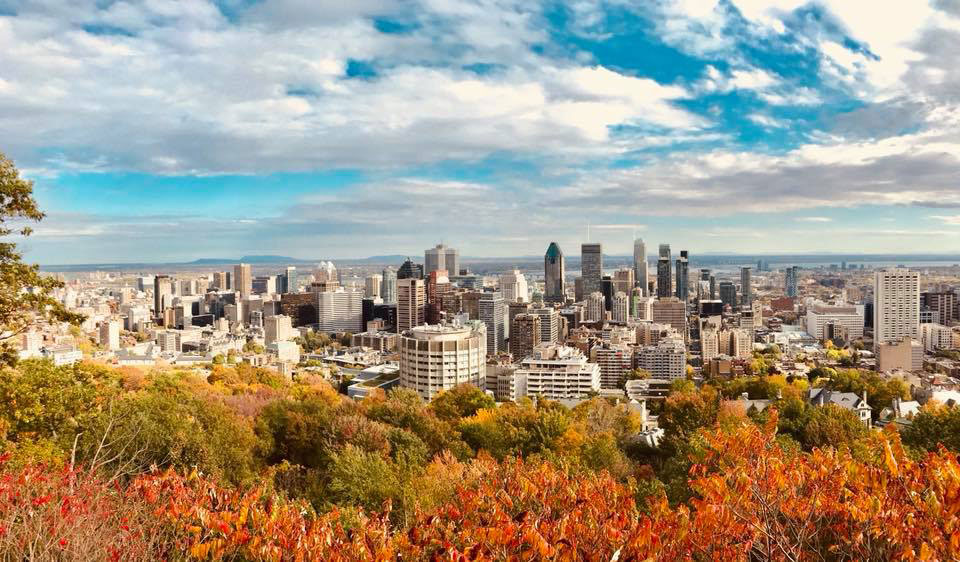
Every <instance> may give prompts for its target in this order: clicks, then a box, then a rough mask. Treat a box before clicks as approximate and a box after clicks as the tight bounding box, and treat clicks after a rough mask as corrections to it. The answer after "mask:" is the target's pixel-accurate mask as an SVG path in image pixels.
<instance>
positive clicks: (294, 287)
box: [280, 266, 300, 294]
mask: <svg viewBox="0 0 960 562" xmlns="http://www.w3.org/2000/svg"><path fill="white" fill-rule="evenodd" d="M281 278H282V280H283V281H282V282H281V287H280V288H281V289H282V290H281V291H280V293H281V294H282V293H296V292H298V291H299V290H300V280H299V278H298V277H297V268H296V267H292V266H291V267H288V268H287V269H286V270H284V272H283V275H282V277H281Z"/></svg>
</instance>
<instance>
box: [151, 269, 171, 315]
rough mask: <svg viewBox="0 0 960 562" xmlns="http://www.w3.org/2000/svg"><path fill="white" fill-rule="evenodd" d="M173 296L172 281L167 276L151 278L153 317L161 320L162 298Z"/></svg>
mask: <svg viewBox="0 0 960 562" xmlns="http://www.w3.org/2000/svg"><path fill="white" fill-rule="evenodd" d="M164 295H173V280H172V279H170V276H169V275H157V276H156V277H154V278H153V315H154V317H156V318H163V297H164Z"/></svg>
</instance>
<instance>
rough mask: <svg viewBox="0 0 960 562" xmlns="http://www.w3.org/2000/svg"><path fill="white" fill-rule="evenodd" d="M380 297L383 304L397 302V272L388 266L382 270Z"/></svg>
mask: <svg viewBox="0 0 960 562" xmlns="http://www.w3.org/2000/svg"><path fill="white" fill-rule="evenodd" d="M380 298H381V299H383V304H396V303H397V272H396V271H394V270H393V268H391V267H388V268H386V269H384V270H383V281H382V282H381V284H380Z"/></svg>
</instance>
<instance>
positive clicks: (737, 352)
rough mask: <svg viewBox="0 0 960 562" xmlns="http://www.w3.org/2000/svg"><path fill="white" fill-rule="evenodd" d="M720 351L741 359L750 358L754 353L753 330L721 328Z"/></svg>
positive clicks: (722, 353) (721, 353)
mask: <svg viewBox="0 0 960 562" xmlns="http://www.w3.org/2000/svg"><path fill="white" fill-rule="evenodd" d="M718 341H719V346H718V351H719V352H720V355H728V356H730V357H737V358H740V359H749V358H750V357H751V356H752V355H753V332H752V331H750V330H745V329H743V328H732V329H729V330H720V334H719V340H718Z"/></svg>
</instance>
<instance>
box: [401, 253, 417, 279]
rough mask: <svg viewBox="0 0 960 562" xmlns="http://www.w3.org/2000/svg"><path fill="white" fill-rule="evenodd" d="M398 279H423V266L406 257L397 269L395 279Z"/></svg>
mask: <svg viewBox="0 0 960 562" xmlns="http://www.w3.org/2000/svg"><path fill="white" fill-rule="evenodd" d="M400 279H423V266H422V265H420V264H419V263H413V262H412V261H410V259H409V258H407V261H405V262H403V265H401V266H400V269H398V270H397V280H400Z"/></svg>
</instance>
